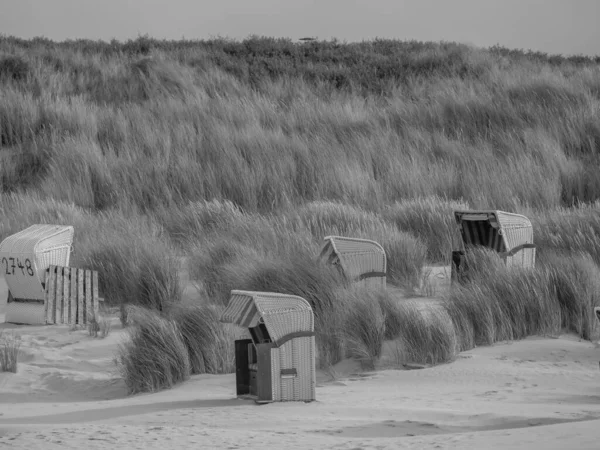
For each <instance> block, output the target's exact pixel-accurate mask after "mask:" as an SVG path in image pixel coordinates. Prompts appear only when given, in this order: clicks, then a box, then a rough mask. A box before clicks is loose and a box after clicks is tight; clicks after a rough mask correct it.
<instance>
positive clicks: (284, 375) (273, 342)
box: [220, 290, 316, 403]
mask: <svg viewBox="0 0 600 450" xmlns="http://www.w3.org/2000/svg"><path fill="white" fill-rule="evenodd" d="M220 320H221V322H224V323H233V324H236V325H238V326H240V327H244V328H247V329H248V331H249V332H250V336H251V337H252V339H240V340H236V341H235V346H236V384H237V389H236V392H237V395H238V396H240V397H249V398H252V399H254V400H255V401H256V402H258V403H266V402H277V401H311V400H314V399H315V384H316V375H315V337H314V316H313V312H312V309H311V307H310V305H309V303H308V302H307V301H306V300H304V299H303V298H301V297H297V296H293V295H284V294H278V293H271V292H253V291H240V290H233V291H231V297H230V299H229V303H228V305H227V308H226V309H225V311H223V313H222V315H221V318H220Z"/></svg>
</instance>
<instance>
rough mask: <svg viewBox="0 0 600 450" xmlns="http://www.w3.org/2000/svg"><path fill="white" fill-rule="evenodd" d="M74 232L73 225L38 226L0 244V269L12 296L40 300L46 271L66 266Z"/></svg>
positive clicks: (10, 237)
mask: <svg viewBox="0 0 600 450" xmlns="http://www.w3.org/2000/svg"><path fill="white" fill-rule="evenodd" d="M73 233H74V229H73V227H72V226H64V225H45V224H37V225H31V226H30V227H29V228H26V229H24V230H22V231H20V232H18V233H15V234H13V235H11V236H8V237H7V238H6V239H4V240H3V241H2V243H0V262H1V263H2V266H1V267H0V270H4V272H3V273H4V274H5V278H6V283H7V284H8V288H9V289H10V291H11V294H12V296H13V297H19V298H29V299H36V298H43V290H42V284H41V283H43V281H44V277H45V270H46V269H47V268H48V267H50V266H51V265H56V266H68V265H69V257H70V254H71V243H72V242H73ZM32 280H35V282H33V283H32Z"/></svg>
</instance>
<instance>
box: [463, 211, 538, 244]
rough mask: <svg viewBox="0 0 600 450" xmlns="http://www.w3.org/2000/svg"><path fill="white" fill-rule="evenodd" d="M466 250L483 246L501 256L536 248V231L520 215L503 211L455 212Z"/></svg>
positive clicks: (526, 219)
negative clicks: (534, 241)
mask: <svg viewBox="0 0 600 450" xmlns="http://www.w3.org/2000/svg"><path fill="white" fill-rule="evenodd" d="M454 217H455V219H456V222H457V223H458V224H459V226H460V231H461V236H462V240H463V243H464V245H465V246H469V245H482V246H485V247H489V248H492V249H494V250H496V251H497V252H499V253H508V254H511V253H515V252H517V251H519V250H521V249H523V248H528V247H533V227H532V225H531V222H530V221H529V219H528V218H527V217H525V216H522V215H520V214H513V213H508V212H504V211H497V210H496V211H492V210H485V211H455V212H454Z"/></svg>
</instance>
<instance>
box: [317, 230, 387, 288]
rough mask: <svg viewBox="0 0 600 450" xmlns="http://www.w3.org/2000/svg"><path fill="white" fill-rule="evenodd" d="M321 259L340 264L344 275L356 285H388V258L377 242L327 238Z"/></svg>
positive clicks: (336, 237) (339, 237)
mask: <svg viewBox="0 0 600 450" xmlns="http://www.w3.org/2000/svg"><path fill="white" fill-rule="evenodd" d="M321 258H324V259H326V260H327V261H329V262H330V263H333V264H336V263H339V264H340V266H341V267H342V270H343V272H344V274H345V275H346V276H347V277H348V278H349V279H351V280H353V281H354V282H355V283H360V284H362V285H364V286H366V287H371V286H373V287H379V286H383V287H385V285H386V276H385V273H386V271H387V258H386V255H385V251H384V249H383V247H382V246H381V245H379V244H378V243H377V242H375V241H370V240H367V239H358V238H349V237H342V236H327V237H325V244H324V245H323V248H322V250H321ZM369 274H376V275H375V276H368V275H369ZM365 275H367V276H366V277H365ZM361 277H364V278H363V279H361Z"/></svg>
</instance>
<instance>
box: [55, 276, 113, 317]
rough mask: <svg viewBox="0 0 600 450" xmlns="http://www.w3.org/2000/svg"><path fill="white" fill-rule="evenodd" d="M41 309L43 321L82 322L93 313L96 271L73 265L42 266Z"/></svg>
mask: <svg viewBox="0 0 600 450" xmlns="http://www.w3.org/2000/svg"><path fill="white" fill-rule="evenodd" d="M44 285H45V289H46V299H45V301H44V311H45V316H46V323H47V324H70V325H86V324H87V322H88V318H89V317H90V315H94V316H96V315H97V314H98V308H99V306H100V302H101V301H102V300H103V299H102V298H99V297H98V272H96V271H95V270H84V269H77V268H75V267H63V266H50V267H49V268H48V270H46V279H45V284H44Z"/></svg>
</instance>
